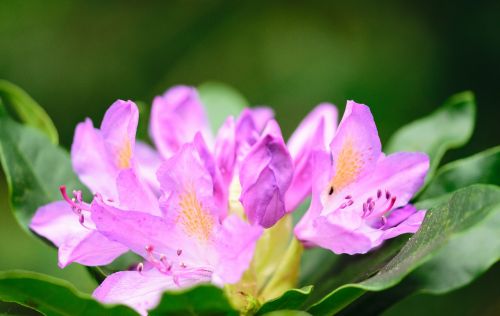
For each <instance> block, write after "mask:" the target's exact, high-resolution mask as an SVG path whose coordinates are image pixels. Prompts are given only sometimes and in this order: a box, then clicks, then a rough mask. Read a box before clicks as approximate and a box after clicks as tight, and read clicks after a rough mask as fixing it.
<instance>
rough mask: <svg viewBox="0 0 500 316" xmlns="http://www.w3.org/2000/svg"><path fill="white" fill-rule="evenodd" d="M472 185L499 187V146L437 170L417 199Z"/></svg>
mask: <svg viewBox="0 0 500 316" xmlns="http://www.w3.org/2000/svg"><path fill="white" fill-rule="evenodd" d="M474 183H483V184H494V185H500V146H498V147H493V148H490V149H488V150H485V151H483V152H480V153H478V154H475V155H473V156H470V157H467V158H464V159H460V160H456V161H453V162H451V163H449V164H447V165H445V166H443V167H441V168H439V170H438V171H437V173H436V175H435V176H434V178H433V179H432V181H431V182H430V183H429V185H428V186H427V188H426V189H425V190H424V192H422V194H421V195H420V196H419V199H420V200H423V199H430V198H433V197H437V196H439V195H443V194H446V193H449V192H453V191H455V190H458V189H460V188H463V187H466V186H468V185H471V184H474Z"/></svg>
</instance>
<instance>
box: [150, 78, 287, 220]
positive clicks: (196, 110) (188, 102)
mask: <svg viewBox="0 0 500 316" xmlns="http://www.w3.org/2000/svg"><path fill="white" fill-rule="evenodd" d="M272 117H273V112H272V110H270V109H268V108H262V107H261V108H253V109H245V110H243V112H242V113H241V115H240V116H239V118H238V119H237V120H235V118H233V117H229V118H228V119H227V120H226V122H225V123H224V124H223V126H222V127H221V128H220V129H219V132H218V133H217V136H216V137H215V141H214V143H215V144H214V145H213V146H212V143H213V142H212V141H211V140H212V139H214V137H213V135H212V134H211V133H210V129H209V124H208V119H207V117H206V115H205V110H204V108H203V105H202V103H201V100H200V99H199V96H198V94H197V92H196V90H195V89H194V88H192V87H186V86H177V87H173V88H171V89H170V90H168V91H167V92H166V93H165V94H164V95H163V96H162V97H158V98H156V99H155V101H154V104H153V111H152V113H151V136H152V138H153V140H154V143H155V144H156V146H157V148H158V149H159V150H160V152H161V153H162V155H163V157H164V158H165V159H167V158H169V157H170V156H171V155H172V154H173V153H175V152H176V150H178V148H179V147H180V145H181V144H183V143H185V142H189V141H192V140H193V139H194V136H195V135H196V133H201V134H202V136H203V138H204V139H205V140H209V141H208V146H207V148H208V150H207V151H208V152H209V153H213V154H214V155H215V168H216V169H217V171H218V172H219V173H220V176H221V177H222V179H223V185H222V186H221V190H220V191H221V197H222V200H227V197H228V195H229V189H230V186H231V184H233V183H236V184H237V185H238V186H239V187H241V195H240V196H239V199H240V201H241V203H242V205H243V207H244V210H245V214H246V216H247V218H248V220H249V221H250V223H252V224H259V225H261V226H263V227H265V228H268V227H271V226H272V225H274V224H275V223H276V222H277V221H278V220H279V219H280V218H281V217H282V216H283V215H284V214H285V212H286V207H285V194H286V191H287V190H288V188H289V186H290V183H291V181H292V177H293V163H292V158H291V156H290V154H289V152H288V149H287V148H286V146H285V143H284V141H283V137H282V135H281V130H280V128H279V126H278V124H277V123H276V122H275V121H274V120H273V119H272ZM233 180H236V182H234V181H233Z"/></svg>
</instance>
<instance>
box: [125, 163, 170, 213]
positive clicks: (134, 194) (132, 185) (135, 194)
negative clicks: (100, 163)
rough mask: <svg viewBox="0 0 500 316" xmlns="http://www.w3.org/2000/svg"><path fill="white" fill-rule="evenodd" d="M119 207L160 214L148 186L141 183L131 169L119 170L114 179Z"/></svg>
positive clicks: (155, 199)
mask: <svg viewBox="0 0 500 316" xmlns="http://www.w3.org/2000/svg"><path fill="white" fill-rule="evenodd" d="M116 187H117V189H118V196H119V201H120V207H121V208H124V209H127V210H141V211H143V212H145V213H149V214H152V215H158V216H159V215H161V211H160V207H159V205H158V199H157V197H156V196H155V195H154V193H153V191H152V190H151V189H150V187H149V186H147V185H146V184H144V183H142V182H141V181H140V180H139V178H138V177H137V175H136V173H135V171H134V170H133V169H126V170H123V171H121V172H120V174H119V175H118V178H117V179H116Z"/></svg>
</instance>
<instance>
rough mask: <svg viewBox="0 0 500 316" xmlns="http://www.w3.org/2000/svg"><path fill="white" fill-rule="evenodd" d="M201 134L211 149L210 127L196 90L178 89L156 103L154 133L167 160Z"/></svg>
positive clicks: (152, 122) (158, 145)
mask: <svg viewBox="0 0 500 316" xmlns="http://www.w3.org/2000/svg"><path fill="white" fill-rule="evenodd" d="M197 132H201V133H202V135H203V137H204V138H205V140H206V141H207V142H208V143H209V144H210V145H211V144H212V143H213V141H212V134H211V131H210V125H209V122H208V118H207V116H206V113H205V109H204V108H203V105H202V103H201V100H200V98H199V95H198V92H197V91H196V89H195V88H193V87H188V86H176V87H173V88H171V89H169V90H168V91H167V92H165V94H164V95H162V96H158V97H156V98H155V99H154V100H153V107H152V109H151V124H150V133H151V137H152V139H153V141H154V143H155V145H156V148H158V150H159V151H160V153H161V154H162V156H163V157H164V158H169V157H170V156H171V155H173V154H174V153H175V152H177V151H178V150H179V149H180V148H181V146H182V145H183V144H184V143H188V142H191V141H193V138H194V136H195V135H196V133H197Z"/></svg>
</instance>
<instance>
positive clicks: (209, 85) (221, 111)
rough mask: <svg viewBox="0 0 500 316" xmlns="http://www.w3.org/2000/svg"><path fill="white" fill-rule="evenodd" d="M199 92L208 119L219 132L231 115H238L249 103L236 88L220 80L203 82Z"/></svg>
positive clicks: (215, 130)
mask: <svg viewBox="0 0 500 316" xmlns="http://www.w3.org/2000/svg"><path fill="white" fill-rule="evenodd" d="M198 93H199V94H200V98H201V101H202V102H203V104H204V105H205V107H206V109H207V115H208V119H209V120H210V123H211V125H212V130H213V131H214V132H217V130H218V129H219V127H220V126H221V125H222V124H223V123H224V121H225V120H226V118H227V117H228V116H229V115H232V116H235V117H236V116H238V114H239V113H240V112H241V110H243V108H245V107H247V106H248V104H249V103H248V101H247V100H246V99H245V97H244V96H243V95H241V94H240V93H239V92H238V91H237V90H236V89H234V88H232V87H230V86H228V85H226V84H223V83H219V82H206V83H203V84H201V85H200V86H199V87H198Z"/></svg>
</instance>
